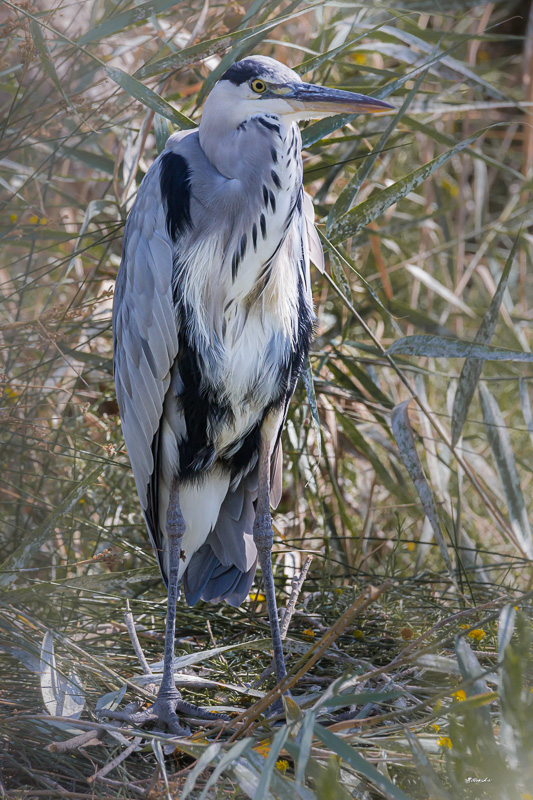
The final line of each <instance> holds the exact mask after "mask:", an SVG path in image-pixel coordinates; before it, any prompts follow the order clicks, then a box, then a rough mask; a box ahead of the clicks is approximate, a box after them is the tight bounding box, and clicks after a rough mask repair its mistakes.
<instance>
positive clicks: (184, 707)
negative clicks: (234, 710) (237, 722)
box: [176, 700, 229, 722]
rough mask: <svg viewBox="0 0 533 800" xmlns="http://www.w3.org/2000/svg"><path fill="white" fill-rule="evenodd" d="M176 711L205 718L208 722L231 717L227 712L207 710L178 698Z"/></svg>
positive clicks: (193, 716) (197, 717) (187, 715)
mask: <svg viewBox="0 0 533 800" xmlns="http://www.w3.org/2000/svg"><path fill="white" fill-rule="evenodd" d="M176 711H177V712H178V713H179V714H183V715H184V716H186V717H191V718H192V719H199V720H205V721H206V722H218V721H220V720H224V721H227V720H229V717H228V715H227V714H221V713H219V712H218V711H206V710H205V709H203V708H199V707H198V706H195V705H194V704H193V703H187V701H186V700H178V701H177V703H176Z"/></svg>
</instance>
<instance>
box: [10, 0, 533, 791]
mask: <svg viewBox="0 0 533 800" xmlns="http://www.w3.org/2000/svg"><path fill="white" fill-rule="evenodd" d="M1 13H2V17H1V18H0V25H1V28H2V31H3V37H2V51H3V59H2V64H3V66H2V68H1V73H0V74H1V87H0V88H1V93H2V98H1V99H2V115H1V131H2V141H1V150H2V154H1V156H0V183H1V186H2V196H1V201H0V202H1V206H2V212H1V217H0V235H1V236H2V259H1V263H0V270H1V274H0V281H1V287H0V291H1V296H2V306H1V317H0V346H1V358H2V373H1V376H0V377H1V381H2V409H1V411H0V414H1V416H0V423H1V428H0V430H1V437H2V456H3V457H2V475H1V476H0V479H1V482H0V492H1V500H2V510H3V514H2V518H3V526H2V531H1V534H0V536H1V541H2V552H3V558H2V561H3V564H2V566H1V567H0V590H1V592H2V594H1V597H0V649H1V650H2V652H3V654H4V655H5V657H4V659H3V665H2V673H1V675H2V692H1V694H0V714H1V716H0V735H1V737H2V739H1V741H2V749H1V750H0V758H1V759H2V776H1V782H0V795H2V796H3V797H23V796H24V797H38V796H41V797H50V798H52V797H53V798H55V797H85V796H87V797H89V796H91V797H128V798H132V797H152V798H156V797H168V796H171V797H173V798H174V797H175V798H177V797H178V796H180V797H186V796H188V797H191V798H192V797H195V798H199V797H209V798H214V797H226V796H229V797H246V796H248V797H255V798H263V797H264V798H268V797H270V798H276V799H277V798H279V799H280V800H283V799H284V798H289V797H290V798H291V800H293V798H295V797H297V798H302V800H312V798H318V799H319V800H328V798H335V800H336V798H348V797H353V798H361V800H362V798H382V797H387V798H395V799H396V800H399V799H400V798H403V800H405V798H409V799H410V800H416V799H417V798H427V797H431V798H438V800H442V799H443V798H451V797H458V798H465V799H466V798H491V799H492V798H494V799H495V800H496V798H497V799H498V800H500V798H508V800H515V799H516V800H524V799H526V800H527V798H529V797H531V796H532V793H533V788H532V787H533V763H532V758H531V747H530V744H529V743H530V741H531V736H532V734H533V712H532V701H533V695H532V694H531V692H530V690H529V686H530V684H531V680H532V678H533V670H532V662H531V652H530V640H531V623H530V613H531V597H530V588H531V577H532V575H531V556H532V553H533V543H532V537H531V527H530V522H529V517H530V513H531V500H530V494H531V490H530V487H531V482H532V474H533V413H532V411H531V393H530V387H529V383H530V378H531V375H532V374H533V373H532V366H531V363H530V362H531V359H532V356H531V345H532V338H531V332H530V329H531V310H530V309H529V303H530V302H531V300H532V286H533V284H532V282H531V260H532V238H531V234H530V230H529V227H530V226H529V221H530V217H531V208H532V197H531V167H532V163H533V136H532V130H533V129H532V128H531V123H530V121H529V117H530V113H531V103H532V102H533V94H532V88H531V87H532V86H533V83H532V82H531V73H532V69H533V59H532V52H533V48H532V45H531V41H532V40H531V32H532V30H533V27H532V26H533V22H532V18H531V17H529V18H528V13H529V12H528V4H527V3H523V2H516V3H509V2H501V3H473V2H464V0H463V1H462V2H447V3H442V4H437V3H435V2H429V0H405V2H404V3H403V4H399V5H398V6H395V5H393V4H392V3H389V2H385V3H366V2H365V3H359V2H344V1H343V0H339V1H338V2H337V1H336V0H335V1H334V0H326V1H325V2H301V0H293V1H292V2H287V3H283V4H279V3H277V2H270V3H269V2H247V3H245V4H242V5H241V4H239V3H226V2H220V3H213V2H211V3H210V2H208V1H207V0H206V2H205V3H200V2H198V1H197V0H194V2H193V1H192V0H191V1H190V2H188V1H187V2H181V3H172V2H170V1H169V0H151V1H150V2H148V3H142V4H139V3H133V2H131V1H130V0H124V2H104V1H103V0H83V2H81V3H79V4H67V3H59V4H55V5H53V6H52V5H51V4H47V3H45V2H44V0H42V1H41V2H39V3H29V2H27V0H21V1H20V2H17V3H11V2H8V0H4V3H3V6H2V12H1ZM251 52H259V53H264V54H269V55H273V56H274V57H276V58H278V59H279V60H281V61H283V62H285V63H287V64H289V65H290V66H292V67H293V68H295V69H296V70H297V71H298V72H299V73H300V74H301V75H302V76H305V79H306V80H312V81H314V82H317V83H323V84H327V85H331V86H338V87H342V88H345V89H352V90H355V91H361V92H366V93H372V94H375V95H376V96H378V97H382V98H385V97H386V98H388V99H389V100H390V101H391V102H393V103H394V105H395V109H396V110H395V112H394V114H392V115H389V116H380V117H376V118H363V117H355V118H354V117H347V116H343V117H340V118H332V119H329V120H324V121H321V122H316V123H311V124H308V125H307V126H306V127H305V129H304V130H303V139H304V144H305V161H304V166H305V181H306V188H307V190H308V191H309V192H310V194H311V195H312V196H313V197H314V201H315V210H316V215H317V220H318V222H319V230H320V234H321V238H322V242H323V245H324V250H325V253H326V255H327V271H326V274H325V275H321V274H320V273H317V274H315V275H314V296H315V302H316V308H317V314H318V318H319V327H318V331H317V338H316V341H315V344H314V347H313V351H312V355H311V359H310V367H309V372H308V375H307V381H306V386H304V383H303V382H302V385H301V386H299V388H298V390H297V394H296V397H295V400H294V401H293V403H292V405H291V410H290V414H289V419H288V423H287V428H286V432H285V434H284V452H285V484H284V494H283V501H282V504H281V506H280V508H279V509H278V511H277V512H276V515H275V529H276V544H275V572H276V582H277V587H278V592H279V601H280V604H281V605H283V604H284V602H286V599H287V597H288V595H289V593H290V588H291V578H292V577H293V575H294V573H295V571H296V572H298V571H299V570H300V568H301V566H302V564H303V561H304V558H305V556H306V555H307V554H312V556H313V562H312V566H311V570H310V573H309V576H308V578H307V580H306V583H305V586H304V590H303V592H302V594H301V596H300V600H299V604H298V607H297V611H296V614H295V616H294V618H293V621H292V624H291V627H290V630H289V634H288V637H287V653H288V666H289V670H290V674H292V675H296V674H300V677H299V679H298V681H297V683H296V685H295V686H294V687H293V700H294V702H292V701H289V702H288V704H287V706H286V717H285V719H284V720H282V721H281V723H280V724H279V725H278V726H277V727H276V726H273V724H272V723H271V721H268V720H266V719H265V717H264V714H263V710H264V707H265V704H266V705H268V702H267V701H265V702H264V703H262V698H263V696H264V695H265V693H266V692H270V691H271V690H272V689H273V682H272V681H273V679H272V677H269V678H267V680H266V682H265V683H264V684H262V685H261V686H259V687H254V685H253V684H254V681H256V680H257V678H258V676H259V675H260V674H261V672H262V671H263V669H265V668H266V667H267V666H268V665H269V663H270V658H271V653H270V651H269V642H268V625H267V619H266V609H265V607H264V603H263V602H262V600H261V594H260V575H258V583H257V589H256V591H255V592H254V599H252V598H251V599H250V601H249V602H248V603H247V604H245V605H244V606H243V607H242V608H240V609H230V608H229V607H227V606H209V605H202V604H200V605H199V606H197V607H195V608H193V609H189V608H186V607H185V606H180V611H179V617H178V636H179V639H178V643H177V651H178V655H179V656H180V657H183V661H181V662H180V664H181V666H182V668H183V670H184V671H185V673H186V676H185V677H184V678H183V679H182V681H183V683H184V684H185V687H184V692H186V693H187V697H189V698H191V700H193V701H195V702H198V703H200V704H202V705H205V706H208V707H212V708H213V709H215V708H227V709H229V710H230V711H232V712H235V714H234V715H233V722H232V724H231V725H230V726H227V727H225V728H224V729H223V730H222V731H221V730H219V729H218V728H217V727H216V726H215V728H214V729H208V730H197V731H196V733H195V734H194V735H193V736H192V738H190V739H189V740H187V741H182V742H180V743H179V746H178V748H177V749H176V750H175V751H174V752H173V754H172V755H170V756H168V757H167V758H165V753H164V752H163V749H162V748H163V745H165V742H164V740H163V738H162V737H161V736H159V735H158V734H156V733H154V732H151V733H150V732H149V731H147V732H145V733H144V735H143V736H144V738H142V740H141V739H140V738H139V740H138V741H137V742H135V741H134V740H133V739H132V734H130V733H129V732H128V730H125V731H123V732H122V733H120V734H118V733H117V730H116V729H115V730H114V733H113V734H110V733H109V731H108V730H105V729H104V728H101V729H100V733H101V738H100V739H98V740H93V744H92V745H91V746H86V747H83V746H82V747H75V748H73V749H71V750H69V751H68V752H60V751H59V750H60V748H59V750H58V747H57V744H58V742H62V741H64V740H68V739H69V738H71V737H72V736H74V735H76V734H80V733H82V732H83V731H85V730H86V729H87V727H89V728H90V727H91V726H92V728H94V725H95V720H96V711H97V709H98V708H101V707H102V706H103V705H105V704H106V703H107V704H109V703H122V702H128V701H132V700H133V699H135V697H136V696H140V697H142V698H143V699H145V700H146V699H149V698H150V693H149V689H147V688H143V687H144V684H145V683H146V682H147V681H144V684H143V681H142V678H141V669H140V666H139V665H137V663H136V660H135V656H134V652H133V648H132V645H131V642H130V639H129V637H128V633H127V628H126V625H125V623H124V621H123V613H124V611H125V610H126V601H127V599H129V602H130V604H131V609H132V612H133V616H134V619H135V622H136V624H137V627H138V634H139V637H140V641H141V645H142V647H143V648H144V650H145V652H146V655H147V658H148V660H149V662H154V661H157V660H158V658H159V657H160V655H161V652H162V641H163V638H162V637H163V630H164V614H165V601H166V598H165V594H164V587H163V585H162V583H161V581H160V579H159V576H158V571H157V568H156V566H155V562H154V558H153V556H152V553H151V550H150V548H149V546H148V543H147V536H146V533H145V530H144V525H143V523H142V521H141V515H140V511H139V504H138V500H137V496H136V492H135V488H134V483H133V478H132V474H131V470H130V467H129V463H128V460H127V455H126V453H125V451H124V446H123V440H122V436H121V431H120V421H119V417H118V410H117V406H116V402H115V395H114V388H113V382H112V375H111V350H112V348H111V331H110V309H111V303H112V291H113V282H114V278H115V275H116V271H117V267H118V264H119V260H120V245H121V236H122V229H123V225H124V220H125V218H126V215H127V212H128V210H129V208H130V207H131V203H132V200H133V198H134V196H135V192H136V190H137V187H138V185H139V183H140V181H141V179H142V177H143V175H144V173H145V172H146V170H147V168H148V166H149V165H150V163H151V161H152V160H153V158H154V157H155V155H156V154H157V151H158V149H161V147H162V145H163V144H164V141H165V138H166V136H167V135H168V133H169V132H171V131H172V130H174V129H176V128H180V127H190V126H192V125H195V124H197V123H198V120H199V118H200V114H201V104H202V101H203V99H204V98H205V96H206V94H207V93H208V91H209V89H210V88H211V86H212V85H213V83H214V82H215V81H216V79H217V77H218V76H220V74H221V73H222V72H223V70H224V69H226V68H227V66H228V65H229V64H230V63H232V62H233V61H234V60H237V59H238V58H240V57H242V56H244V55H245V54H247V53H251ZM408 401H409V402H408ZM208 623H209V624H208ZM317 646H318V647H319V648H321V652H322V651H323V652H322V655H321V657H320V658H319V659H317V660H314V659H313V653H314V652H315V650H316V648H317ZM222 647H226V649H224V650H222V649H220V648H222ZM207 650H209V651H210V654H206V655H202V654H203V653H204V651H207ZM213 651H215V652H213ZM187 656H191V657H190V658H187ZM186 681H187V682H186ZM102 697H105V698H106V699H104V700H102ZM123 698H124V699H123ZM245 712H247V713H245ZM69 714H72V715H73V716H72V717H71V718H70V719H69V720H68V721H65V720H64V719H63V720H61V719H60V717H62V716H63V717H66V716H68V715H69ZM117 737H118V738H117ZM132 742H133V743H134V744H136V749H134V748H130V750H132V752H130V750H128V752H127V753H126V749H127V748H128V746H129V745H131V743H132ZM50 744H52V749H46V748H47V746H48V745H50ZM167 749H168V748H167ZM170 749H172V748H170ZM125 753H126V755H127V757H124V754H125ZM114 759H116V761H115V762H113V760H114ZM111 762H113V763H114V764H115V766H114V768H113V769H112V770H110V771H109V772H105V768H106V765H109V764H110V763H111ZM102 770H103V771H102ZM95 775H96V776H97V777H96V779H95V780H93V778H94V776H95ZM186 782H187V783H186ZM184 787H185V788H184ZM202 792H204V794H202Z"/></svg>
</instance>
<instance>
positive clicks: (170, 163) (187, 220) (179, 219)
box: [159, 152, 191, 241]
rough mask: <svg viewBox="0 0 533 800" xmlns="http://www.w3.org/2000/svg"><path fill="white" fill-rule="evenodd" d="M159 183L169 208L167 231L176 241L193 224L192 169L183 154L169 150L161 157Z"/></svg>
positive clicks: (164, 200)
mask: <svg viewBox="0 0 533 800" xmlns="http://www.w3.org/2000/svg"><path fill="white" fill-rule="evenodd" d="M159 183H160V187H161V196H162V198H163V202H164V203H165V206H166V209H167V231H168V234H169V236H170V237H171V238H172V239H173V241H175V240H176V237H177V236H178V235H179V234H182V233H184V232H185V230H186V229H187V228H189V227H190V226H191V183H190V170H189V165H188V164H187V162H186V160H185V159H184V158H183V156H180V155H178V153H172V152H168V153H165V154H164V155H163V156H162V157H161V169H160V178H159Z"/></svg>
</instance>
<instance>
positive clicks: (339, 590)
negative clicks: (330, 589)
mask: <svg viewBox="0 0 533 800" xmlns="http://www.w3.org/2000/svg"><path fill="white" fill-rule="evenodd" d="M335 591H336V592H337V594H342V593H343V591H344V590H343V588H342V586H337V588H336V589H335Z"/></svg>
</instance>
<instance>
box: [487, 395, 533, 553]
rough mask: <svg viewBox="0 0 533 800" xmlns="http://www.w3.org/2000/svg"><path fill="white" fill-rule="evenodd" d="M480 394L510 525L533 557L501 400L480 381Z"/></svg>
mask: <svg viewBox="0 0 533 800" xmlns="http://www.w3.org/2000/svg"><path fill="white" fill-rule="evenodd" d="M479 397H480V401H481V410H482V411H483V421H484V423H485V431H486V434H487V439H488V442H489V444H490V449H491V450H492V455H493V456H494V460H495V462H496V467H497V469H498V474H499V476H500V481H501V483H502V487H503V492H504V494H505V499H506V501H507V508H508V510H509V517H510V520H511V527H512V529H513V531H514V533H515V536H516V542H517V543H518V545H519V547H520V548H521V550H523V552H524V553H526V555H527V556H528V557H529V558H532V557H533V541H532V537H531V528H530V525H529V519H528V514H527V509H526V505H525V502H524V495H523V494H522V489H521V487H520V479H519V477H518V472H517V469H516V461H515V457H514V454H513V449H512V447H511V440H510V438H509V433H508V431H507V427H506V425H505V421H504V419H503V416H502V413H501V411H500V408H499V406H498V403H497V402H496V400H495V398H494V397H493V395H492V394H491V393H490V391H489V390H488V389H487V387H486V386H485V385H484V384H483V383H481V384H480V385H479Z"/></svg>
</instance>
